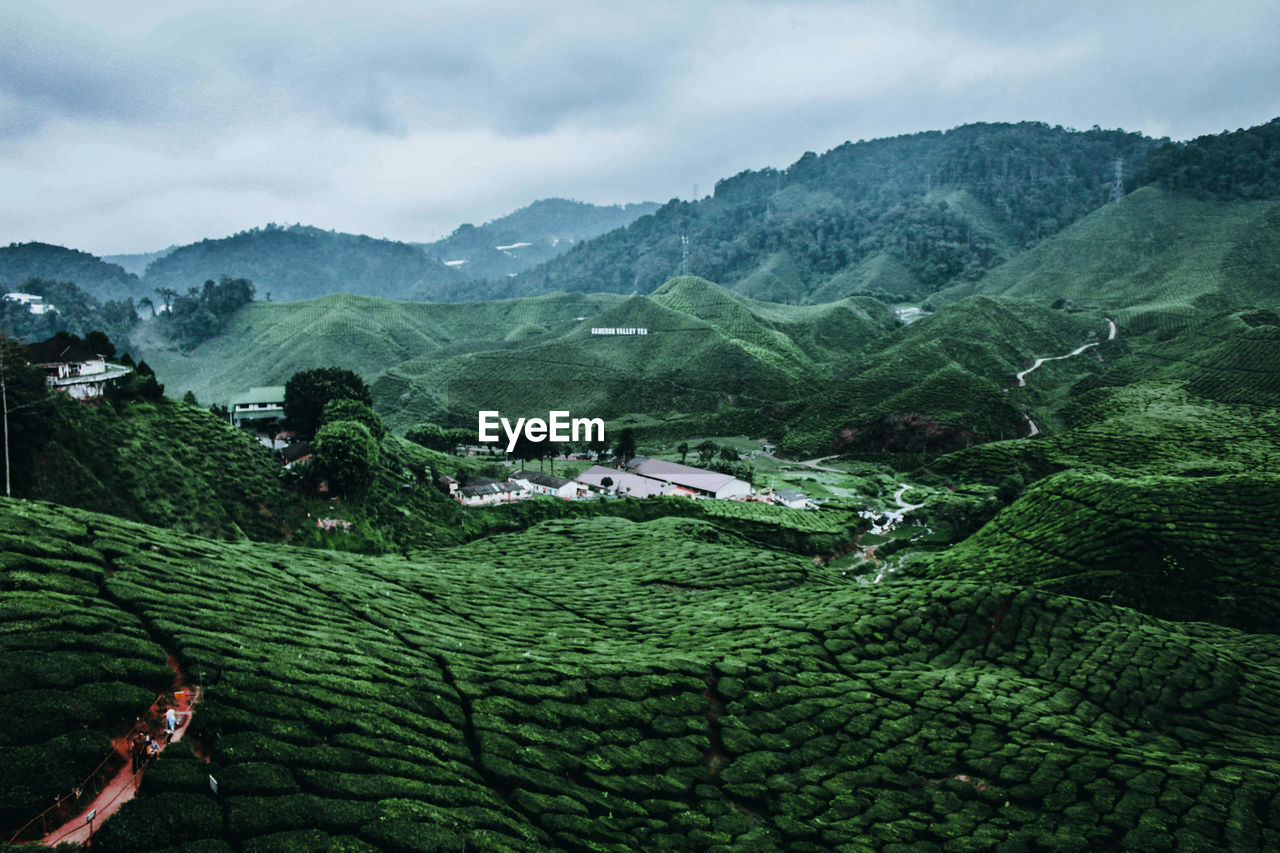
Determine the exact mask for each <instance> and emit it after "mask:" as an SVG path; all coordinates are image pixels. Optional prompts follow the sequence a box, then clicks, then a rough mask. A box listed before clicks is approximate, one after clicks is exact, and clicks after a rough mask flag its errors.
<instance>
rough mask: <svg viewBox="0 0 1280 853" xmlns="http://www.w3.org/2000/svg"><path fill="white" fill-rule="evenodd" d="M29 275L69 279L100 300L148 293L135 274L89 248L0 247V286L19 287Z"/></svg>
mask: <svg viewBox="0 0 1280 853" xmlns="http://www.w3.org/2000/svg"><path fill="white" fill-rule="evenodd" d="M29 278H41V279H45V280H47V281H52V282H72V283H74V284H76V285H78V286H79V287H80V288H81V289H82V290H84V291H86V292H87V293H89V294H90V295H92V296H94V297H95V298H97V299H99V300H102V301H106V300H109V299H115V300H121V301H123V300H126V299H134V300H137V299H140V298H141V297H143V296H145V295H147V294H148V293H150V290H149V289H148V288H146V287H145V286H144V285H143V284H142V282H141V281H140V280H139V279H138V276H137V275H135V274H133V273H131V272H126V271H125V269H124V268H123V267H121V266H119V265H118V264H113V263H108V262H107V261H104V260H102V259H101V258H97V257H95V256H93V255H91V254H89V253H88V252H81V251H78V250H76V249H67V248H64V247H62V246H53V245H50V244H48V243H10V244H9V245H8V246H2V247H0V286H3V288H4V289H5V290H9V291H12V290H18V289H19V288H20V287H21V286H22V283H23V282H24V281H26V280H27V279H29Z"/></svg>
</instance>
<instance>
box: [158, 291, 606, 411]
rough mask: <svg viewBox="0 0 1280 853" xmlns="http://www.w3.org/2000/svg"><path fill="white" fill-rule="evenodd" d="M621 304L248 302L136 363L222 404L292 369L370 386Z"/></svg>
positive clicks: (365, 299) (540, 334)
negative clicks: (216, 324)
mask: <svg viewBox="0 0 1280 853" xmlns="http://www.w3.org/2000/svg"><path fill="white" fill-rule="evenodd" d="M619 301H620V297H617V296H613V295H610V294H604V295H584V294H579V293H575V294H551V295H548V296H542V297H538V298H535V299H524V300H510V301H505V302H503V301H494V302H484V303H450V304H434V303H426V302H395V301H392V300H388V299H379V298H375V297H370V296H352V295H350V294H345V293H337V294H332V295H330V296H324V297H320V298H318V299H310V300H304V301H300V302H254V303H252V304H250V305H246V306H245V307H244V308H242V309H240V311H238V312H237V313H236V314H235V315H234V316H233V317H232V318H231V320H230V321H229V322H228V324H227V326H226V328H225V329H224V331H223V332H222V334H220V335H218V336H217V337H215V338H212V339H211V340H208V341H206V342H204V343H203V344H201V345H200V346H198V347H196V348H195V349H193V350H191V351H190V352H182V351H179V350H178V349H177V348H175V347H173V346H171V345H169V344H168V343H167V342H166V341H163V340H158V339H157V338H156V337H155V336H152V337H151V338H150V340H151V341H152V344H153V345H152V346H150V347H144V348H143V349H142V353H143V357H145V358H146V359H147V361H148V363H149V364H151V365H152V367H154V368H155V370H156V371H157V373H158V374H159V376H160V378H161V379H162V381H164V382H165V383H166V384H167V385H168V386H169V387H170V389H171V391H172V392H174V393H177V394H181V393H182V392H183V391H186V390H192V391H194V392H195V394H196V396H197V397H198V398H199V399H200V400H202V401H207V402H218V403H225V402H226V400H227V399H228V398H229V397H230V396H231V395H232V394H236V393H239V392H241V391H244V390H246V389H247V388H249V387H250V386H253V385H283V384H284V383H285V381H286V380H287V379H288V378H289V377H290V376H292V375H293V374H294V373H296V372H297V371H299V370H304V369H307V368H311V367H317V366H329V365H337V366H341V367H346V368H347V369H349V370H354V371H355V372H357V373H359V374H360V375H362V376H363V377H365V378H366V379H367V380H369V381H372V380H373V379H374V378H375V377H377V376H378V375H380V374H381V373H382V372H383V371H385V370H388V369H390V368H391V367H393V366H395V365H398V364H401V363H403V362H407V361H413V360H418V359H437V358H441V357H444V356H447V355H452V354H456V353H466V352H472V351H475V350H478V349H486V350H489V349H495V348H499V347H503V346H517V345H519V344H521V343H526V344H527V343H528V342H530V341H536V340H539V339H543V338H552V337H555V336H557V335H560V334H563V333H564V332H565V331H566V330H568V329H571V328H574V327H576V326H577V325H578V324H579V322H580V321H578V320H577V319H576V318H578V317H580V316H583V315H592V316H594V315H596V314H598V313H599V312H600V311H602V310H604V308H606V307H607V306H610V305H614V304H616V303H618V302H619Z"/></svg>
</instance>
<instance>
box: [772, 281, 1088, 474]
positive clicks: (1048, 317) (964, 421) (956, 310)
mask: <svg viewBox="0 0 1280 853" xmlns="http://www.w3.org/2000/svg"><path fill="white" fill-rule="evenodd" d="M1106 333H1107V326H1106V323H1105V321H1104V320H1103V319H1102V317H1101V316H1099V315H1089V314H1068V313H1065V312H1062V311H1054V310H1051V309H1048V308H1043V307H1040V306H1037V305H1034V304H1031V303H1026V302H1020V301H1015V300H1004V299H991V298H987V297H978V298H974V299H969V300H965V301H963V302H960V303H957V304H955V305H952V306H950V307H948V308H947V309H945V310H942V311H938V312H936V313H934V314H932V315H929V316H927V317H924V318H922V319H920V320H918V321H917V322H915V323H912V324H911V325H909V326H905V327H903V328H900V329H898V330H897V331H895V332H893V333H891V334H889V335H886V336H883V337H878V338H874V339H872V340H871V341H870V342H868V343H866V344H865V345H863V347H862V348H861V349H860V350H858V351H857V353H856V354H855V356H854V357H853V358H852V359H851V362H850V364H851V366H850V367H848V368H846V369H845V371H843V372H842V373H841V374H840V375H838V376H837V377H835V378H834V379H832V380H829V381H827V382H824V383H823V387H822V391H821V393H819V394H814V395H812V396H810V397H808V398H806V399H802V400H798V401H797V402H796V403H795V404H794V405H793V406H792V407H791V408H790V409H789V410H788V411H787V412H785V413H784V419H785V421H786V423H787V426H788V432H787V436H786V444H787V446H788V447H789V448H792V449H794V450H795V451H797V452H803V453H817V452H833V451H835V450H847V451H851V452H861V451H872V452H876V451H882V450H889V451H898V452H915V453H927V452H930V451H931V452H933V453H935V454H936V453H940V452H945V451H949V450H955V449H957V448H962V447H965V446H966V445H967V444H969V443H978V442H981V441H990V440H992V439H997V438H1000V437H1012V436H1014V435H1017V434H1019V433H1020V432H1022V431H1024V430H1025V427H1024V426H1023V412H1022V409H1021V407H1020V406H1019V405H1018V404H1017V402H1016V401H1015V399H1012V397H1015V396H1016V395H1011V393H1010V391H1009V390H1007V389H1009V388H1010V386H1013V385H1014V384H1015V383H1014V375H1015V374H1016V373H1017V372H1018V371H1019V370H1022V369H1023V368H1025V367H1027V366H1029V365H1030V364H1031V362H1032V360H1033V359H1034V358H1036V357H1038V356H1041V355H1049V354H1053V355H1057V354H1062V353H1066V352H1070V351H1071V350H1073V349H1075V348H1076V347H1078V346H1080V345H1081V344H1084V343H1089V342H1098V341H1100V340H1102V339H1103V338H1105V337H1106Z"/></svg>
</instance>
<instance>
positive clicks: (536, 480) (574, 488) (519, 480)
mask: <svg viewBox="0 0 1280 853" xmlns="http://www.w3.org/2000/svg"><path fill="white" fill-rule="evenodd" d="M507 479H508V480H510V481H511V482H512V483H516V484H518V485H521V486H523V487H524V488H526V489H528V490H529V491H530V492H531V493H533V494H535V495H551V496H552V497H557V498H564V499H565V500H570V501H571V500H573V499H574V498H577V497H580V496H581V495H582V494H583V493H585V492H586V490H587V489H586V486H584V485H582V484H581V483H576V482H574V481H573V480H566V479H565V478H564V477H556V476H554V475H552V474H544V473H542V472H541V471H526V470H524V469H523V468H522V469H520V470H519V471H515V472H513V473H512V474H511V476H510V477H508V478H507Z"/></svg>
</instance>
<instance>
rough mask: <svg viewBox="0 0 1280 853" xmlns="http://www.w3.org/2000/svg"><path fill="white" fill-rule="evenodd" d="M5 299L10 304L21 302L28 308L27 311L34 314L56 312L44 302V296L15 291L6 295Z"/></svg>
mask: <svg viewBox="0 0 1280 853" xmlns="http://www.w3.org/2000/svg"><path fill="white" fill-rule="evenodd" d="M4 298H5V299H8V300H9V301H10V302H21V303H22V304H23V305H25V306H27V310H28V311H30V312H31V313H32V314H46V313H48V312H50V311H52V310H54V308H53V306H52V305H50V304H49V303H48V302H45V301H44V297H43V296H37V295H36V294H34V293H18V292H17V291H13V292H10V293H6V294H5V295H4Z"/></svg>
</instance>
